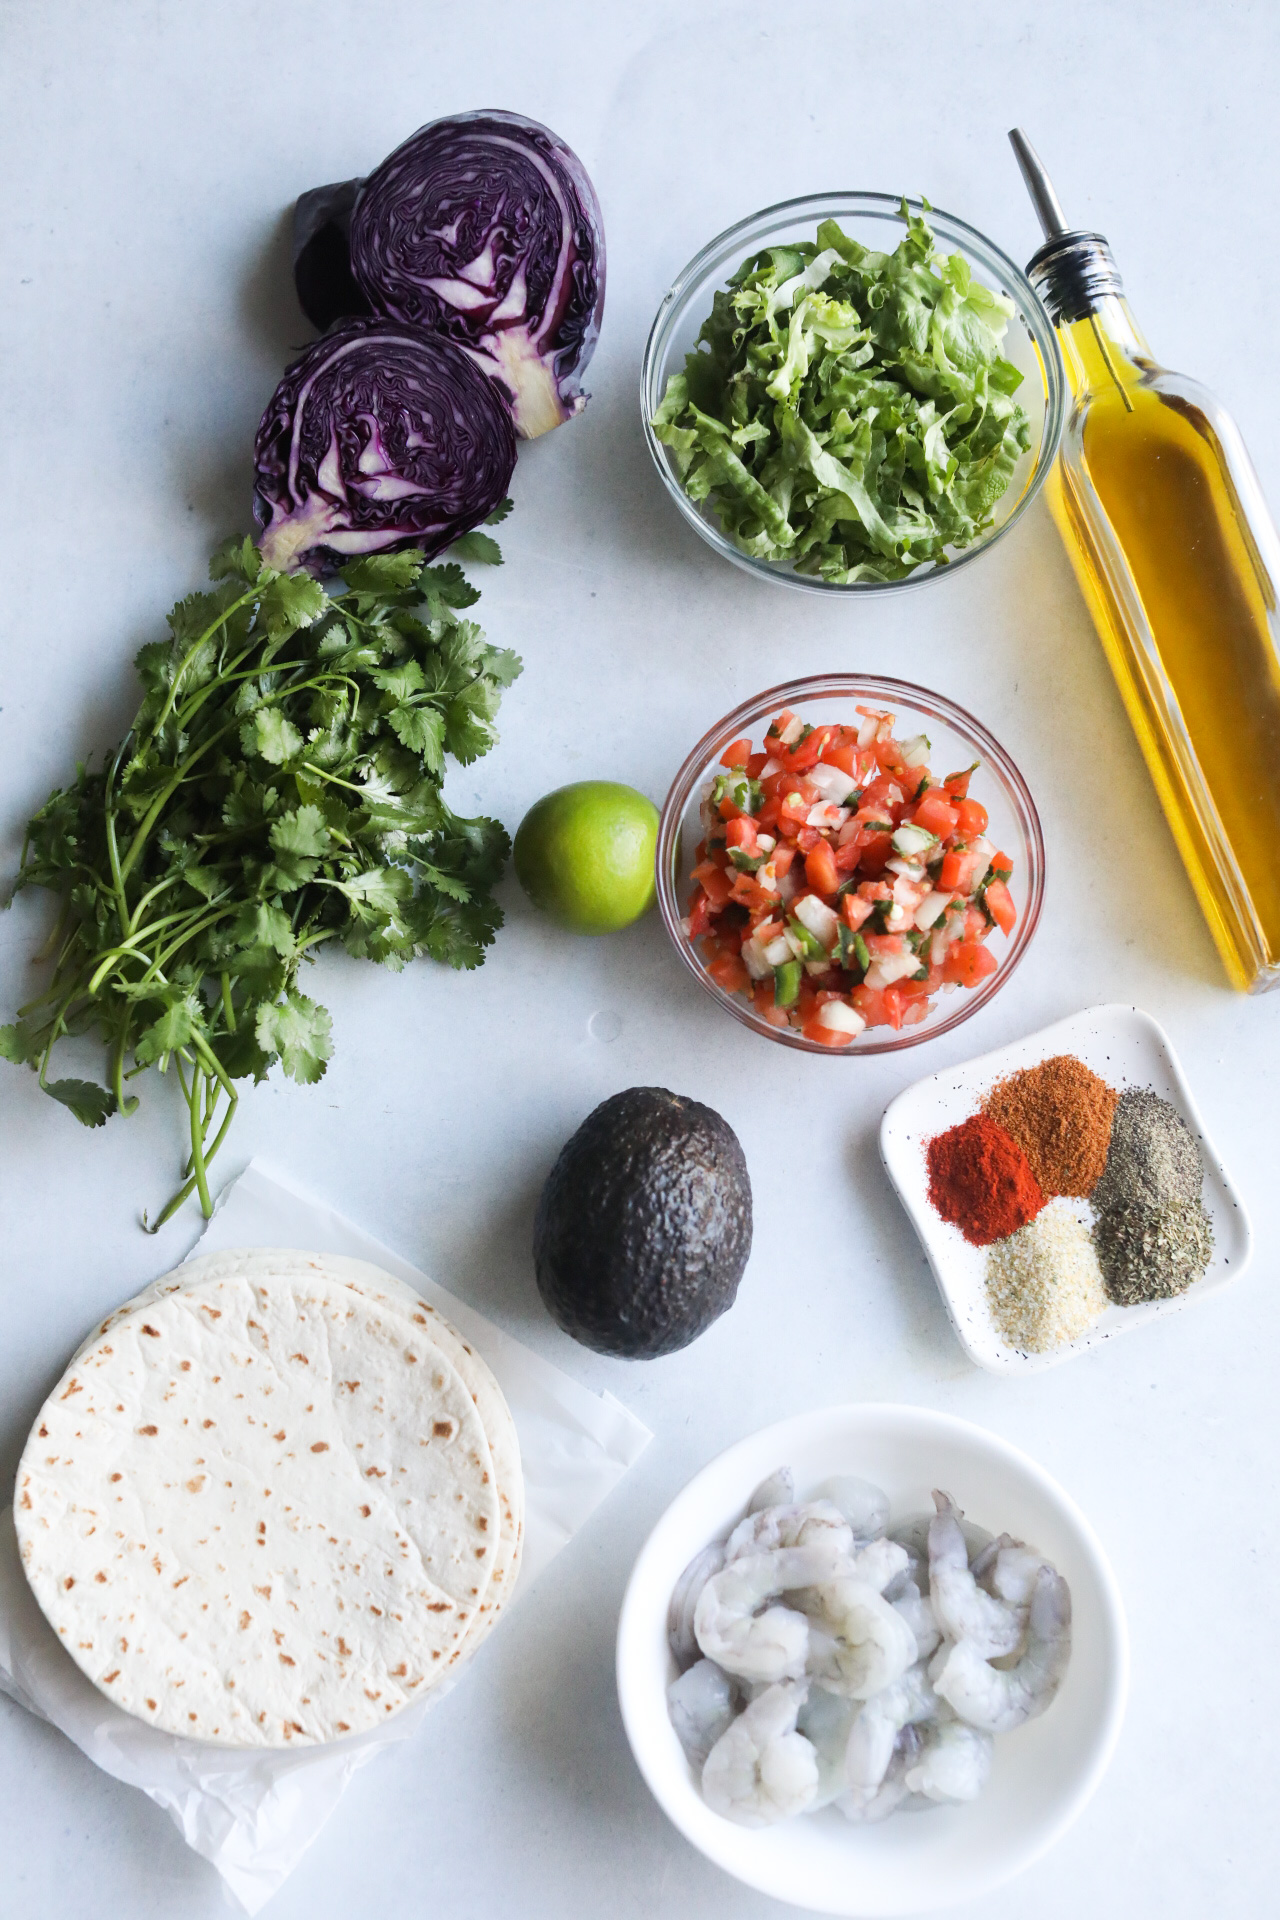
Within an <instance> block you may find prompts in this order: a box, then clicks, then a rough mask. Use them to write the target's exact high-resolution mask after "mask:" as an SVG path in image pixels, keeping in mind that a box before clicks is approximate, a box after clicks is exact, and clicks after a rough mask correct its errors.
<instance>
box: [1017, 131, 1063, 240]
mask: <svg viewBox="0 0 1280 1920" xmlns="http://www.w3.org/2000/svg"><path fill="white" fill-rule="evenodd" d="M1009 144H1010V146H1011V147H1012V148H1013V151H1014V153H1015V154H1016V156H1017V160H1018V165H1019V167H1021V169H1022V177H1023V179H1024V180H1025V181H1026V183H1027V192H1028V193H1029V194H1030V195H1031V204H1032V205H1033V206H1034V208H1035V210H1036V215H1037V217H1038V219H1039V221H1040V225H1041V227H1042V228H1043V230H1044V237H1045V239H1046V240H1056V239H1057V238H1058V236H1059V234H1063V233H1067V232H1068V231H1069V228H1068V226H1067V216H1066V214H1065V213H1064V212H1063V211H1062V203H1061V201H1060V200H1059V199H1058V196H1057V194H1056V193H1055V192H1054V190H1053V182H1052V180H1050V178H1049V176H1048V174H1047V173H1046V172H1045V170H1044V163H1043V161H1042V160H1041V158H1040V155H1039V154H1038V153H1037V152H1036V150H1035V148H1034V147H1033V146H1032V144H1031V142H1030V141H1029V140H1028V138H1027V136H1026V134H1025V133H1024V132H1023V131H1022V128H1021V127H1010V129H1009Z"/></svg>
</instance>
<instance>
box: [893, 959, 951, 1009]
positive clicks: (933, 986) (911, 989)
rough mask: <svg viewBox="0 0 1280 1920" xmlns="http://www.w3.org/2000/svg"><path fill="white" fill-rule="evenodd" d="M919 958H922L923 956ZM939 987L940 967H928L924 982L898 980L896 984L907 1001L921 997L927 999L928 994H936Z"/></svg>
mask: <svg viewBox="0 0 1280 1920" xmlns="http://www.w3.org/2000/svg"><path fill="white" fill-rule="evenodd" d="M921 957H922V958H923V955H922V956H921ZM941 985H942V968H941V967H930V969H929V974H928V978H927V979H925V980H899V981H898V982H897V987H898V991H899V992H900V993H902V994H903V995H905V997H906V998H907V999H908V1000H915V999H919V998H920V997H921V996H924V997H925V998H927V997H928V995H929V994H931V993H936V992H937V991H938V988H939V987H940V986H941Z"/></svg>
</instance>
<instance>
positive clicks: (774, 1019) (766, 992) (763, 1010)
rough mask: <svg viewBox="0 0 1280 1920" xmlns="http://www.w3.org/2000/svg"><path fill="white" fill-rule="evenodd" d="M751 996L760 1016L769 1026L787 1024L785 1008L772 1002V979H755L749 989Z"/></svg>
mask: <svg viewBox="0 0 1280 1920" xmlns="http://www.w3.org/2000/svg"><path fill="white" fill-rule="evenodd" d="M751 998H752V1001H753V1003H754V1005H755V1010H756V1012H757V1013H758V1014H759V1015H760V1018H761V1019H762V1020H765V1021H767V1022H768V1024H769V1025H770V1026H771V1027H785V1026H786V1025H787V1010H786V1008H785V1007H775V1006H774V1004H773V981H772V980H757V981H756V984H755V986H754V987H753V988H752V989H751Z"/></svg>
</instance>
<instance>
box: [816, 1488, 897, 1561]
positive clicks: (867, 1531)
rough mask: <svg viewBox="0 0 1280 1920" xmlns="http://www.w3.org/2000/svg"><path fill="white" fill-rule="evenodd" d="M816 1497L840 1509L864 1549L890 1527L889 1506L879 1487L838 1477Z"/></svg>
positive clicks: (817, 1492) (819, 1491)
mask: <svg viewBox="0 0 1280 1920" xmlns="http://www.w3.org/2000/svg"><path fill="white" fill-rule="evenodd" d="M813 1497H814V1499H815V1500H830V1502H831V1503H832V1505H833V1506H836V1507H839V1509H840V1511H841V1513H842V1514H843V1515H844V1517H845V1519H846V1520H847V1521H848V1522H849V1525H850V1526H851V1527H852V1528H853V1537H854V1539H855V1540H856V1541H858V1543H859V1544H860V1545H865V1544H866V1542H867V1541H868V1540H878V1539H879V1538H880V1536H881V1534H882V1533H883V1532H884V1531H885V1529H886V1527H887V1526H888V1525H889V1502H888V1501H887V1500H886V1499H885V1496H884V1495H883V1493H881V1491H880V1489H879V1487H873V1486H872V1484H871V1482H870V1481H869V1480H859V1479H857V1478H856V1477H855V1476H854V1475H853V1474H851V1473H837V1474H834V1475H833V1476H832V1478H831V1479H830V1480H824V1481H823V1483H822V1485H821V1486H820V1487H818V1488H817V1489H816V1490H815V1492H814V1496H813Z"/></svg>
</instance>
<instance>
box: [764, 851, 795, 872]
mask: <svg viewBox="0 0 1280 1920" xmlns="http://www.w3.org/2000/svg"><path fill="white" fill-rule="evenodd" d="M795 857H796V850H795V848H794V847H775V848H774V850H773V852H772V853H771V854H770V855H769V865H770V866H771V867H772V868H773V870H774V872H775V873H776V874H777V876H778V878H779V880H781V878H782V876H783V875H784V874H786V873H790V871H791V863H792V861H793V860H794V859H795Z"/></svg>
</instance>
